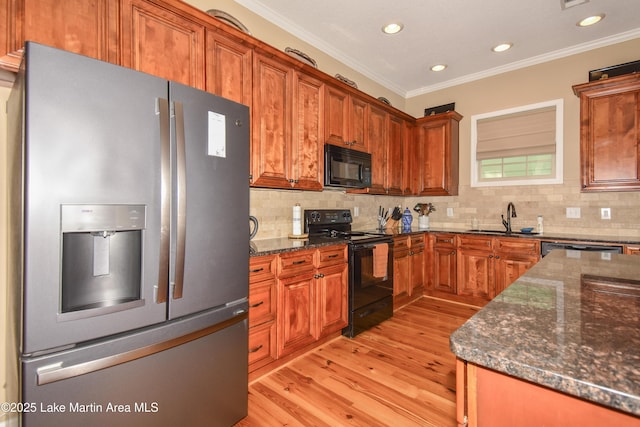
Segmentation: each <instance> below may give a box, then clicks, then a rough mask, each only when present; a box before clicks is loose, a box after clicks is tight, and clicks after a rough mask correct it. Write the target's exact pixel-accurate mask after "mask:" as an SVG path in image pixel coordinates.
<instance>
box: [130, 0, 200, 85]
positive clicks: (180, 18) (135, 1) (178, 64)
mask: <svg viewBox="0 0 640 427" xmlns="http://www.w3.org/2000/svg"><path fill="white" fill-rule="evenodd" d="M121 13H122V33H121V34H122V40H121V46H122V65H124V66H125V67H129V68H133V69H134V70H138V71H143V72H145V73H149V74H152V75H154V76H158V77H162V78H165V79H167V80H173V81H175V82H178V83H182V84H185V85H188V86H192V87H195V88H198V89H204V88H205V82H204V56H205V55H204V52H205V31H204V27H203V26H202V25H201V24H199V23H196V22H194V21H191V20H189V19H187V18H186V17H185V16H184V14H183V15H179V14H178V13H173V12H171V11H170V10H169V9H165V8H162V7H159V6H156V5H155V4H153V3H151V2H147V1H144V0H122V11H121Z"/></svg>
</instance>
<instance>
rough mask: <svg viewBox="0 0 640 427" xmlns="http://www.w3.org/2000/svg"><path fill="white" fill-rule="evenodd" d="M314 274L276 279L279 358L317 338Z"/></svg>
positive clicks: (308, 273)
mask: <svg viewBox="0 0 640 427" xmlns="http://www.w3.org/2000/svg"><path fill="white" fill-rule="evenodd" d="M315 280H316V279H315V278H314V272H313V271H311V272H307V273H302V274H299V275H296V276H293V277H286V278H281V279H278V299H279V301H278V314H277V320H276V323H277V328H278V333H277V337H278V339H277V341H278V357H282V356H284V355H287V354H290V353H293V352H294V351H296V350H299V349H301V348H303V347H305V346H306V345H308V344H311V343H313V342H314V341H315V340H316V337H317V336H318V333H317V324H318V322H317V319H316V316H315V315H314V313H315V312H316V291H315V286H314V285H315Z"/></svg>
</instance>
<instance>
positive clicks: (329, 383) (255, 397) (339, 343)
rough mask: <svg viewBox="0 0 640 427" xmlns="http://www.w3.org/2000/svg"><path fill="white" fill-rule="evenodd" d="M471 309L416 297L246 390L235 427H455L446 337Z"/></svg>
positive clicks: (452, 361)
mask: <svg viewBox="0 0 640 427" xmlns="http://www.w3.org/2000/svg"><path fill="white" fill-rule="evenodd" d="M478 309H479V308H477V307H472V306H468V305H463V304H457V303H452V302H448V301H444V300H438V299H432V298H428V297H424V298H421V299H419V300H417V301H416V302H413V303H411V304H410V305H407V306H405V307H403V308H401V309H400V310H398V311H396V312H395V313H394V316H393V318H391V319H389V320H387V321H385V322H383V323H382V324H380V325H378V326H376V327H374V328H372V329H370V330H368V331H366V332H363V333H361V334H360V335H358V336H357V337H356V338H354V339H348V338H345V337H340V338H337V339H335V340H333V341H330V342H329V343H327V344H325V345H323V346H321V347H318V348H316V349H314V350H313V351H311V352H309V353H307V354H305V355H303V356H301V357H299V358H297V359H295V360H293V361H291V362H290V363H288V364H287V365H285V366H283V367H281V368H279V369H277V370H276V371H273V372H271V373H269V374H267V375H266V376H264V377H262V378H260V379H258V380H256V381H254V382H253V383H252V384H250V385H249V416H248V417H247V418H245V419H244V420H242V421H241V422H239V423H238V424H237V425H236V426H238V427H244V426H260V427H262V426H332V427H334V426H343V425H344V426H367V427H373V426H421V427H425V426H426V427H428V426H433V427H447V426H455V425H456V407H455V385H456V380H455V356H454V355H453V353H451V351H450V350H449V335H450V334H451V333H452V332H453V331H454V330H456V329H457V328H458V327H459V326H460V325H462V324H463V323H464V322H465V321H466V320H467V319H468V318H469V317H471V316H472V315H473V314H475V313H476V312H477V311H478Z"/></svg>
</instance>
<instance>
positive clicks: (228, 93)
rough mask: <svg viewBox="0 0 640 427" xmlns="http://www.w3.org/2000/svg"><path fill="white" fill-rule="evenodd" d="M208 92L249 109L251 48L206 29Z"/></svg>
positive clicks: (250, 95)
mask: <svg viewBox="0 0 640 427" xmlns="http://www.w3.org/2000/svg"><path fill="white" fill-rule="evenodd" d="M206 52H207V53H206V55H207V56H206V79H207V82H206V83H207V87H206V89H207V91H209V92H211V93H214V94H216V95H218V96H221V97H223V98H227V99H230V100H232V101H235V102H238V103H240V104H244V105H247V106H249V107H251V100H252V99H251V97H252V92H251V91H252V86H251V83H252V81H253V80H252V74H253V73H252V52H253V50H252V49H251V46H247V45H246V44H243V43H240V42H238V41H234V40H232V39H230V38H227V37H224V36H222V35H221V34H220V32H218V31H216V30H212V29H208V30H207V48H206Z"/></svg>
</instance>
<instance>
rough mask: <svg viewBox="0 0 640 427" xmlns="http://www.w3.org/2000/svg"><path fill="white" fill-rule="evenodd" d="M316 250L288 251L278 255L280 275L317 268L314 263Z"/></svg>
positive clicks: (294, 273) (289, 274) (290, 274)
mask: <svg viewBox="0 0 640 427" xmlns="http://www.w3.org/2000/svg"><path fill="white" fill-rule="evenodd" d="M315 252H316V251H315V250H306V251H295V252H286V253H282V254H280V256H278V261H279V267H278V271H279V276H292V275H296V274H299V273H303V272H306V271H311V270H313V269H314V268H315V266H314V264H313V259H314V254H315Z"/></svg>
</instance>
